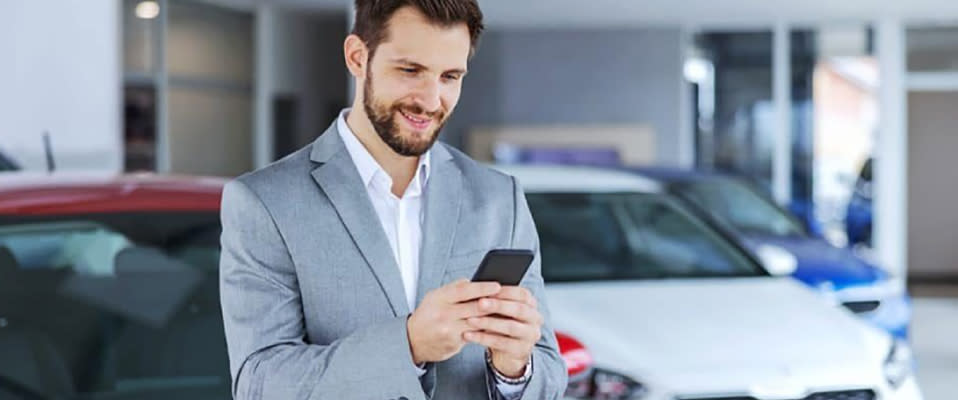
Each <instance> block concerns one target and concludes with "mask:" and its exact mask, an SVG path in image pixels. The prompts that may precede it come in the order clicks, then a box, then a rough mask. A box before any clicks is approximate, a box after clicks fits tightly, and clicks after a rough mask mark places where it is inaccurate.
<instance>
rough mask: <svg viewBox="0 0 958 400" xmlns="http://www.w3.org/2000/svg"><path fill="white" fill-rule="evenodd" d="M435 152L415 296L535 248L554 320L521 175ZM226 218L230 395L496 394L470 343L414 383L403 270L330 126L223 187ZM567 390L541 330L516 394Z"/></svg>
mask: <svg viewBox="0 0 958 400" xmlns="http://www.w3.org/2000/svg"><path fill="white" fill-rule="evenodd" d="M432 157H433V161H432V171H431V173H430V178H429V184H428V185H427V190H426V193H425V198H424V213H425V222H424V225H423V243H422V250H421V251H422V253H421V256H420V259H421V266H420V277H419V286H418V295H417V298H418V301H421V300H422V297H423V295H424V294H425V293H427V292H428V291H430V290H433V289H435V288H437V287H439V286H441V285H443V284H446V283H449V282H452V281H454V280H456V279H459V278H469V277H471V275H472V274H473V272H474V271H475V269H476V267H477V266H478V264H479V262H480V261H481V259H482V257H483V255H484V254H485V252H486V251H487V250H489V249H493V248H528V249H535V250H536V252H537V257H536V261H535V263H534V265H533V266H532V267H531V268H530V270H529V272H528V273H527V275H526V277H525V279H524V280H523V282H522V285H523V286H525V287H527V288H529V289H530V290H531V291H532V293H533V294H535V296H536V297H537V298H538V300H539V305H540V311H541V312H542V313H543V315H544V316H545V317H546V321H548V315H549V313H548V309H547V307H546V303H545V301H544V299H543V281H542V275H541V272H540V266H539V257H538V245H539V243H538V237H537V235H536V230H535V226H534V225H533V222H532V217H531V214H530V213H529V209H528V206H527V204H526V201H525V197H524V195H523V192H522V190H521V189H520V188H519V186H518V184H517V183H516V181H515V180H514V179H513V178H512V177H510V176H508V175H504V174H501V173H498V172H495V171H492V170H490V169H488V168H486V167H483V166H481V165H479V164H478V163H476V162H475V161H473V160H471V159H470V158H468V157H467V156H465V155H463V154H462V153H460V152H458V151H456V150H454V149H452V148H450V147H448V146H446V145H445V144H442V143H437V144H436V146H435V147H434V148H433V155H432ZM222 223H223V236H222V248H223V253H222V256H221V259H220V270H221V277H220V286H221V292H222V305H223V319H224V321H225V327H226V341H227V345H228V349H229V358H230V370H231V373H232V377H233V396H234V397H235V398H237V399H268V400H281V399H376V400H380V399H383V400H385V399H399V400H402V399H408V400H419V399H429V398H435V399H488V398H497V397H498V391H496V390H494V389H493V390H490V389H489V388H490V382H491V379H492V378H491V376H490V375H489V371H488V369H487V367H486V363H485V359H484V351H485V350H484V349H483V348H482V347H480V346H477V345H473V344H469V345H467V346H466V347H465V348H463V350H462V352H460V353H459V354H458V355H456V356H455V357H453V358H451V359H449V360H446V361H444V362H440V363H434V364H427V366H428V367H427V373H426V375H425V376H423V377H422V378H420V377H419V376H418V375H417V373H416V369H415V368H414V365H413V361H412V357H411V355H410V350H409V339H408V337H407V334H406V319H407V316H408V314H409V313H410V310H409V309H408V306H407V305H406V300H405V295H404V291H403V285H402V281H401V279H402V278H401V276H400V273H399V268H398V266H397V264H396V262H395V259H394V258H393V255H392V251H391V250H390V246H389V242H388V239H387V238H386V235H385V233H384V232H383V230H382V227H381V225H380V223H379V221H378V219H377V216H376V213H375V211H374V209H373V206H372V203H371V202H370V200H369V197H368V195H367V194H366V190H365V189H364V188H363V186H362V182H361V180H360V177H359V173H358V172H357V170H356V167H355V165H354V164H353V162H352V160H351V159H350V157H349V154H348V153H347V151H346V148H345V147H344V145H343V142H342V138H340V136H339V134H338V133H337V132H336V124H333V125H332V126H331V127H330V128H329V129H328V130H327V131H326V133H324V134H323V135H322V136H320V137H319V139H317V140H316V141H315V142H314V143H313V144H311V145H310V146H307V147H305V148H303V149H301V150H299V151H297V152H295V153H293V154H291V155H289V156H287V157H286V158H284V159H282V160H280V161H277V162H275V163H273V164H271V165H269V166H267V167H265V168H263V169H260V170H257V171H255V172H252V173H249V174H246V175H243V176H241V177H239V178H237V179H236V180H234V181H232V182H230V183H229V184H227V185H226V188H225V190H224V192H223V204H222ZM418 301H417V303H418ZM565 385H566V369H565V364H564V363H563V361H562V358H561V357H560V355H559V353H558V350H557V345H556V339H555V334H554V332H553V330H552V327H551V325H549V323H548V322H547V323H546V324H545V325H544V326H543V329H542V340H541V341H540V342H539V343H538V344H537V345H536V348H535V351H534V353H533V375H532V379H531V380H530V382H529V384H528V386H527V387H526V389H525V391H524V393H523V397H522V398H523V399H555V398H558V397H559V396H561V395H562V393H563V391H564V390H565Z"/></svg>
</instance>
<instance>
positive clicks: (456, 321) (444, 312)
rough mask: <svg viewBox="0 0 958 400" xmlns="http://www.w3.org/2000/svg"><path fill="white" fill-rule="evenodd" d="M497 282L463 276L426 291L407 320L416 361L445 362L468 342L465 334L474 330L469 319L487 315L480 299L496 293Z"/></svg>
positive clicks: (497, 290) (417, 362)
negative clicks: (481, 309) (476, 280)
mask: <svg viewBox="0 0 958 400" xmlns="http://www.w3.org/2000/svg"><path fill="white" fill-rule="evenodd" d="M500 289H501V286H500V285H499V283H497V282H470V281H469V280H467V279H461V280H458V281H455V282H453V283H450V284H448V285H446V286H443V287H440V288H437V289H435V290H433V291H431V292H429V293H427V294H426V295H425V296H424V297H423V299H422V303H420V304H419V307H416V311H413V313H412V315H410V316H409V320H408V321H407V322H406V332H407V334H408V335H409V347H410V350H411V351H412V359H413V362H415V363H416V364H422V363H426V362H439V361H445V360H448V359H449V358H451V357H452V356H454V355H456V354H458V353H459V351H460V350H462V347H463V346H465V345H466V343H468V342H466V341H465V340H463V335H462V334H463V333H464V332H467V331H474V330H476V329H475V328H473V327H471V326H470V325H469V324H468V323H467V322H466V320H467V319H469V318H472V317H481V316H484V315H487V313H484V312H482V311H480V310H479V301H478V299H480V298H483V297H490V296H495V295H496V294H497V293H499V290H500Z"/></svg>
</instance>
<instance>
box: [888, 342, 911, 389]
mask: <svg viewBox="0 0 958 400" xmlns="http://www.w3.org/2000/svg"><path fill="white" fill-rule="evenodd" d="M913 367H914V356H913V354H912V352H911V347H910V346H908V344H907V343H905V342H902V341H895V343H894V344H892V346H891V351H889V352H888V357H886V358H885V365H884V372H885V379H886V380H887V381H888V384H889V385H891V387H892V388H895V389H897V388H898V387H899V386H901V384H902V383H904V382H905V381H906V380H907V379H908V377H910V376H911V374H912V371H913Z"/></svg>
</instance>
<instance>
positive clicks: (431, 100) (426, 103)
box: [415, 79, 442, 112]
mask: <svg viewBox="0 0 958 400" xmlns="http://www.w3.org/2000/svg"><path fill="white" fill-rule="evenodd" d="M439 86H440V83H439V82H438V81H437V80H433V79H424V80H423V82H422V84H420V85H419V88H418V90H417V93H416V96H415V100H416V103H418V104H419V106H420V107H422V108H423V110H425V111H426V112H434V111H438V110H439V107H440V106H441V104H442V100H441V99H440V94H439Z"/></svg>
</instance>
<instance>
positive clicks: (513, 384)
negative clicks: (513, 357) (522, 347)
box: [486, 354, 532, 400]
mask: <svg viewBox="0 0 958 400" xmlns="http://www.w3.org/2000/svg"><path fill="white" fill-rule="evenodd" d="M487 357H488V354H487ZM486 364H487V365H486V366H487V368H489V371H490V372H491V374H492V378H493V381H494V382H495V384H496V390H498V391H499V394H500V395H501V397H502V398H503V399H505V400H518V399H519V398H521V397H522V392H524V391H525V389H526V385H527V384H528V383H529V380H530V378H532V357H529V362H528V363H527V364H526V369H525V371H523V374H522V376H521V377H519V378H517V379H510V380H509V381H507V380H506V378H505V377H503V376H502V375H501V374H499V372H498V371H496V368H495V366H493V365H492V361H491V360H490V359H489V358H487V359H486Z"/></svg>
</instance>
